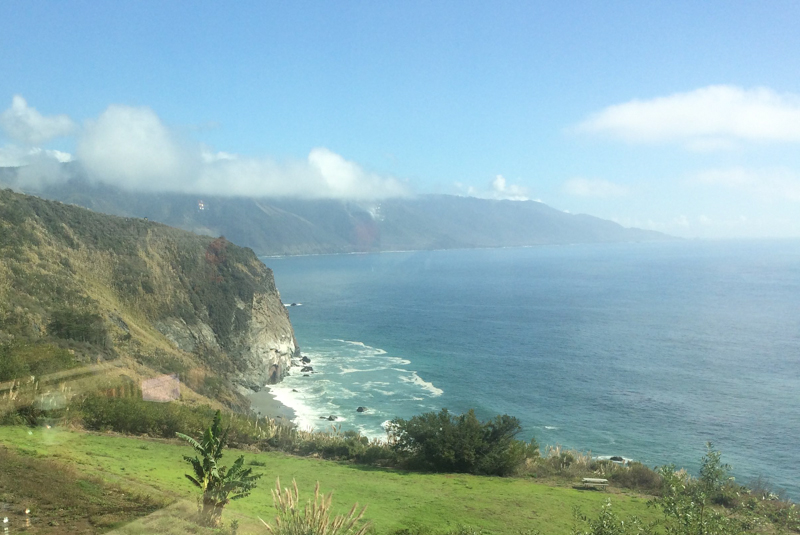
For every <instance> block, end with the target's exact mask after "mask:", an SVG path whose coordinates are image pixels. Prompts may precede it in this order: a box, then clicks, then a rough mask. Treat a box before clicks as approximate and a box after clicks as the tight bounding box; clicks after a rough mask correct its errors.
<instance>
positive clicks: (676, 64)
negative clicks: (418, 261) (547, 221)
mask: <svg viewBox="0 0 800 535" xmlns="http://www.w3.org/2000/svg"><path fill="white" fill-rule="evenodd" d="M798 21H800V2H796V1H768V0H765V1H763V2H752V1H735V0H725V1H714V0H710V1H704V2H697V1H675V0H673V1H665V2H659V1H648V2H613V1H597V2H590V1H580V2H569V1H567V2H533V1H518V2H504V1H499V0H498V1H492V2H471V1H465V0H461V1H454V2H448V1H435V2H431V1H403V2H392V1H386V2H355V1H353V2H348V1H342V2H322V1H317V2H305V1H297V2H263V1H261V2H247V1H241V2H235V3H228V4H225V5H223V4H222V3H219V2H203V1H200V2H192V3H187V2H169V1H166V2H165V1H159V2H147V1H140V2H127V3H121V2H94V1H92V2H77V1H71V0H64V1H60V2H3V3H0V166H18V165H24V166H25V167H24V169H25V173H27V175H26V176H28V177H29V179H30V180H35V181H39V182H48V181H58V180H63V179H64V178H63V173H61V172H60V171H59V169H60V166H59V165H58V162H63V161H70V160H75V161H78V162H80V164H81V166H82V167H83V168H84V169H85V170H86V172H87V174H88V175H89V177H90V178H91V179H92V180H95V181H99V182H107V183H112V184H117V185H119V186H121V187H124V188H127V189H132V190H148V191H183V192H194V193H197V195H203V194H206V195H211V194H220V195H244V196H299V197H306V198H338V199H351V200H354V201H375V200H380V199H384V198H390V197H398V196H413V195H418V194H427V193H444V194H454V195H471V196H478V197H486V198H495V199H513V200H536V201H540V202H544V203H546V204H548V205H550V206H552V207H554V208H557V209H560V210H564V211H568V212H571V213H587V214H591V215H595V216H598V217H602V218H606V219H611V220H613V221H616V222H618V223H620V224H622V225H624V226H635V227H640V228H647V229H653V230H659V231H662V232H667V233H669V234H673V235H677V236H682V237H689V238H694V237H697V238H751V237H799V236H800V32H798V31H797V23H798Z"/></svg>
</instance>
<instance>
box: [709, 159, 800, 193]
mask: <svg viewBox="0 0 800 535" xmlns="http://www.w3.org/2000/svg"><path fill="white" fill-rule="evenodd" d="M695 178H696V180H697V181H698V182H700V183H703V184H710V185H714V186H722V187H725V188H729V189H734V190H739V191H743V192H745V193H747V194H748V195H751V196H753V197H756V198H760V199H764V200H788V201H793V202H800V176H798V175H797V173H795V172H793V171H791V170H789V169H786V168H774V169H746V168H744V167H731V168H728V169H709V170H706V171H702V172H700V173H697V175H696V177H695Z"/></svg>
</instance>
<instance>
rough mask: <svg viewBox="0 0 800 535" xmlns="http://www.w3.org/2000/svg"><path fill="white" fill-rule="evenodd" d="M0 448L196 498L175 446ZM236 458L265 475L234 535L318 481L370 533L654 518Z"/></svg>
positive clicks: (549, 496)
mask: <svg viewBox="0 0 800 535" xmlns="http://www.w3.org/2000/svg"><path fill="white" fill-rule="evenodd" d="M0 442H1V443H3V444H5V445H7V447H9V448H11V449H12V450H14V451H17V452H19V453H23V454H26V455H31V456H35V457H46V458H52V459H54V460H56V461H59V462H62V463H66V464H69V465H71V466H73V467H74V468H75V469H76V470H78V471H79V472H81V473H83V474H87V475H91V476H99V477H101V478H102V479H104V480H106V481H109V482H112V483H116V484H118V485H120V486H125V487H127V488H130V489H131V490H132V491H135V492H138V493H139V494H152V495H154V496H155V495H158V496H169V497H171V498H172V499H174V500H189V501H190V502H193V501H194V500H195V498H196V493H195V489H194V488H193V487H192V486H191V484H190V483H189V481H187V480H186V479H185V478H184V476H183V474H184V473H185V472H186V471H187V469H188V468H189V466H188V464H186V463H184V462H183V461H182V456H183V455H184V454H186V455H188V454H190V453H191V450H190V448H189V447H188V446H184V445H181V444H179V443H177V442H176V443H172V442H166V441H154V440H142V439H136V438H131V437H123V436H114V435H102V434H89V433H79V432H72V431H66V430H62V429H57V428H53V429H45V428H36V429H29V428H23V427H0ZM240 454H244V455H245V458H246V460H247V462H248V463H251V462H253V461H256V462H257V463H265V466H264V467H260V466H259V467H258V468H257V469H256V470H257V471H258V472H261V473H263V474H264V478H263V479H262V480H261V484H260V486H259V487H258V488H257V489H256V490H255V491H254V492H253V494H252V495H251V496H249V497H247V498H244V499H243V500H239V501H235V502H232V503H231V504H230V505H229V506H228V508H226V511H227V512H226V515H225V516H224V517H223V519H225V518H226V517H227V518H228V519H230V518H239V519H240V523H241V524H242V529H240V533H251V532H252V533H256V532H257V533H263V532H264V531H263V530H259V529H257V524H255V523H254V522H257V520H256V517H257V516H261V517H262V518H264V519H265V520H268V519H272V518H273V517H274V511H275V510H274V508H273V506H272V497H271V494H270V490H271V489H272V488H273V487H274V482H275V478H276V477H278V476H279V477H280V478H281V483H282V485H284V486H287V485H289V484H291V481H292V478H294V479H296V480H297V484H298V485H299V487H300V492H301V498H305V497H310V496H311V494H312V493H313V489H314V485H315V482H316V481H319V482H320V485H321V489H322V491H323V492H326V493H327V492H329V491H333V493H334V509H335V511H336V512H341V513H345V512H346V511H347V510H348V509H349V508H350V506H351V505H352V504H353V502H359V503H361V504H365V503H366V504H369V509H368V510H367V515H366V517H365V518H367V519H368V520H370V521H371V522H372V523H373V525H374V528H375V532H376V533H387V532H390V531H392V530H395V529H398V528H403V527H410V526H412V525H424V526H427V527H430V528H433V529H435V530H439V529H448V528H455V527H458V526H461V525H470V526H477V527H482V528H484V529H486V530H488V531H491V532H495V533H512V534H517V533H519V532H520V531H526V530H531V529H538V530H540V531H541V532H542V533H546V534H553V535H556V534H560V533H563V534H568V533H570V528H571V527H572V508H573V506H576V505H577V506H580V507H581V508H582V509H583V510H584V512H586V513H588V514H591V515H594V514H595V513H596V512H597V511H598V510H599V509H600V507H601V505H602V504H603V503H605V502H606V500H608V499H610V500H611V501H612V503H613V504H614V509H615V511H616V512H617V513H619V514H621V515H623V516H625V515H630V514H636V515H639V516H641V517H643V518H645V519H652V518H654V517H655V515H656V512H655V511H654V510H653V509H649V508H647V507H646V498H642V497H636V496H629V495H625V494H617V493H614V492H599V491H584V490H578V489H573V488H564V487H556V486H548V485H543V484H540V483H537V482H535V481H534V480H531V479H514V478H498V477H482V476H470V475H462V474H420V473H410V472H404V471H396V470H386V469H379V468H372V467H365V466H359V465H353V464H346V463H337V462H332V461H323V460H319V459H312V458H298V457H292V456H289V455H286V454H282V453H277V452H268V453H249V452H239V451H237V450H230V451H228V452H227V454H226V456H225V457H224V458H223V460H224V461H227V463H232V462H233V460H234V459H235V458H236V456H238V455H240ZM142 529H144V528H142ZM145 531H146V530H145ZM128 532H130V531H126V533H128Z"/></svg>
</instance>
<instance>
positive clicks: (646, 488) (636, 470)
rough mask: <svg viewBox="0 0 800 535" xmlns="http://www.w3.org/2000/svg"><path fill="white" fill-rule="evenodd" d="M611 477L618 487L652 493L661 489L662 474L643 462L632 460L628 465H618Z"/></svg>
mask: <svg viewBox="0 0 800 535" xmlns="http://www.w3.org/2000/svg"><path fill="white" fill-rule="evenodd" d="M609 479H611V481H613V482H614V484H615V485H616V486H618V487H625V488H628V489H633V490H638V491H642V492H648V493H651V494H654V493H657V492H659V490H660V489H661V476H660V475H659V474H658V472H656V471H655V470H651V469H650V468H648V467H647V466H645V465H643V464H642V463H637V462H632V463H630V464H628V466H619V467H616V468H615V469H614V470H613V471H612V472H611V475H610V476H609Z"/></svg>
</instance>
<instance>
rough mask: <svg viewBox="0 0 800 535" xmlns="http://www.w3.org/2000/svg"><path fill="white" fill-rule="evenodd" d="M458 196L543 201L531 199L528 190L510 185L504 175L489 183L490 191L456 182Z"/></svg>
mask: <svg viewBox="0 0 800 535" xmlns="http://www.w3.org/2000/svg"><path fill="white" fill-rule="evenodd" d="M453 185H454V186H455V189H456V190H457V192H458V193H457V195H466V196H467V197H477V198H479V199H495V200H499V201H536V202H542V201H541V199H531V198H530V197H529V196H528V189H527V188H525V187H522V186H518V185H516V184H509V183H508V181H507V180H506V178H505V177H504V176H503V175H497V176H495V177H494V179H493V180H492V181H491V182H490V183H489V189H486V190H483V189H478V188H475V187H474V186H469V185H466V184H463V183H461V182H454V183H453Z"/></svg>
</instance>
